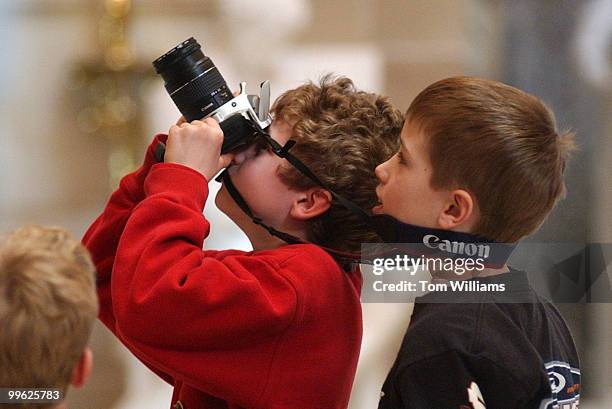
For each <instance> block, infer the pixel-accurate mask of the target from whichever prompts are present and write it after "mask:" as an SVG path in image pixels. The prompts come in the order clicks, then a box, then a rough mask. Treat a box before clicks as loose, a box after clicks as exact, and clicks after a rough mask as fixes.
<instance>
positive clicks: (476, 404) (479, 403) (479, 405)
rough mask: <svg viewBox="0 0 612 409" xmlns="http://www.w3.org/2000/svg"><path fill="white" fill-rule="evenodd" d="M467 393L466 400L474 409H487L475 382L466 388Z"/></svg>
mask: <svg viewBox="0 0 612 409" xmlns="http://www.w3.org/2000/svg"><path fill="white" fill-rule="evenodd" d="M467 393H468V399H469V400H470V403H471V404H472V407H473V408H474V409H487V407H486V406H485V402H484V398H483V397H482V393H481V392H480V388H479V387H478V384H477V383H476V382H472V383H471V384H470V386H469V388H467Z"/></svg>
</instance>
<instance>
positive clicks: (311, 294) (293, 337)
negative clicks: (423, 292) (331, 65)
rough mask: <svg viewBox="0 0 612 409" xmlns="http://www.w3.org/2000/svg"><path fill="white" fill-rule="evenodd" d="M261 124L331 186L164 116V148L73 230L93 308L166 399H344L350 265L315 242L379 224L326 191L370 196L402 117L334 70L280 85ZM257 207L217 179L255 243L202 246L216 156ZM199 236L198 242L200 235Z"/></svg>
mask: <svg viewBox="0 0 612 409" xmlns="http://www.w3.org/2000/svg"><path fill="white" fill-rule="evenodd" d="M272 113H273V116H274V121H273V123H272V125H271V128H270V130H269V131H270V135H271V137H272V138H273V139H274V140H275V141H276V142H278V143H279V144H280V145H284V144H285V143H286V142H287V141H288V140H289V138H291V139H292V140H294V141H295V142H296V144H295V146H294V147H292V148H291V153H292V154H293V155H294V156H295V157H297V158H299V159H300V160H301V161H302V162H303V163H304V164H305V165H306V166H307V167H308V168H309V169H310V170H311V171H312V172H313V173H314V174H315V175H316V177H317V178H318V179H319V180H320V181H321V182H322V183H323V185H324V186H325V187H326V188H327V189H329V190H327V189H325V188H323V187H321V185H319V184H316V183H314V182H313V181H312V180H311V179H309V178H307V177H305V176H304V175H303V174H302V173H301V172H299V171H298V170H297V169H295V168H294V167H293V166H291V165H290V164H289V163H288V162H287V161H286V160H285V159H281V158H280V157H278V156H277V155H275V154H274V153H273V152H271V151H270V150H269V149H268V148H266V147H263V146H252V147H250V148H248V149H247V150H245V151H242V152H239V153H236V154H226V155H220V149H221V143H222V141H223V135H222V132H221V130H220V128H219V126H218V124H217V123H216V122H215V121H214V120H212V119H207V120H204V121H194V122H191V123H179V124H177V125H175V126H173V127H172V128H170V131H169V136H168V138H167V141H166V142H167V148H166V154H165V163H155V160H154V156H153V152H154V149H155V146H156V144H157V143H158V142H159V140H160V139H162V140H163V139H164V138H165V136H164V135H158V136H157V137H156V138H155V141H154V142H153V143H152V144H151V146H150V147H149V150H148V151H147V155H146V158H145V162H144V164H143V166H142V167H141V168H140V169H138V170H137V171H136V172H134V173H132V174H129V175H127V176H126V177H125V178H124V179H123V180H122V181H121V184H120V187H119V189H118V190H117V191H116V192H114V193H113V195H112V196H111V198H110V201H109V203H108V204H107V206H106V208H105V210H104V212H103V213H102V214H101V215H100V216H99V217H98V219H97V220H96V221H95V222H94V224H93V225H92V226H91V227H90V228H89V230H88V231H87V233H86V234H85V237H84V239H83V242H84V244H85V245H86V246H87V248H88V249H89V250H90V252H91V253H92V256H93V259H94V262H95V264H96V266H97V268H98V286H99V290H98V292H99V296H100V303H101V312H100V319H101V320H102V321H103V322H104V324H105V325H106V326H107V327H108V328H109V329H110V330H111V331H113V332H114V333H115V334H116V335H117V337H118V338H119V339H120V340H121V341H122V342H123V343H124V344H125V345H126V346H127V347H128V348H129V349H130V350H131V351H132V352H133V353H134V354H135V355H136V356H137V357H138V358H139V359H140V360H141V361H143V362H144V363H145V364H146V365H147V366H148V367H149V368H151V369H152V370H153V371H155V372H156V373H157V374H158V375H160V376H161V377H163V378H164V379H165V380H166V381H168V382H169V383H170V384H172V385H174V388H175V389H174V394H173V397H172V407H173V408H183V409H196V408H206V409H212V408H300V409H308V408H318V409H326V408H330V409H331V408H345V407H347V405H348V401H349V395H350V390H351V385H352V382H353V377H354V373H355V369H356V365H357V359H358V355H359V348H360V341H361V330H362V328H361V308H360V302H359V296H360V289H361V276H360V274H359V272H358V271H354V270H350V269H346V263H345V264H343V263H341V259H340V258H338V257H335V256H332V255H331V254H330V253H328V252H326V251H325V250H323V249H322V248H321V247H319V246H317V245H320V246H324V247H328V248H333V249H335V250H338V251H343V252H358V251H359V249H360V244H361V243H362V242H371V241H375V240H376V236H375V235H374V234H373V233H372V232H370V231H369V229H368V228H367V227H366V226H365V225H364V224H363V223H362V222H361V221H360V219H359V217H357V216H355V215H354V214H353V213H352V212H351V211H349V210H348V209H347V208H345V207H344V206H342V205H340V204H339V203H337V200H336V199H335V198H334V196H333V195H332V193H331V192H330V191H333V192H334V193H335V194H339V195H341V196H343V197H344V198H346V199H348V200H350V201H352V202H353V203H355V204H356V205H357V206H359V207H361V208H365V209H367V208H371V207H372V206H373V205H374V204H375V203H376V195H375V193H374V187H375V185H376V178H375V175H374V169H375V167H376V165H377V164H378V163H381V162H383V161H384V160H385V159H387V158H388V157H389V156H391V154H392V153H393V152H394V151H395V150H396V149H397V146H398V145H397V143H398V136H399V131H400V129H401V126H402V123H403V118H402V115H401V113H400V112H399V111H398V110H396V109H395V108H393V107H392V105H391V104H390V103H389V102H388V101H387V99H386V98H383V97H381V96H379V95H375V94H368V93H365V92H360V91H357V90H355V88H354V87H353V84H352V82H351V81H350V80H349V79H347V78H340V79H337V80H333V79H330V78H329V77H327V78H324V79H323V81H322V82H321V84H320V85H315V84H312V83H310V84H306V85H303V86H300V87H298V88H297V89H294V90H290V91H288V92H286V93H285V94H283V95H282V96H281V97H280V98H279V99H278V100H277V101H276V102H275V104H274V106H273V107H272ZM227 166H229V170H228V172H229V174H230V176H231V180H232V182H233V185H234V186H235V187H236V189H237V190H238V191H239V192H240V194H241V195H242V197H243V198H244V200H245V202H247V204H248V207H249V208H250V210H251V212H252V213H253V215H254V216H255V217H257V220H258V221H259V220H261V221H262V222H263V223H265V224H266V225H268V226H270V227H272V228H275V229H276V230H278V231H281V232H284V233H289V234H290V235H292V236H294V237H297V238H298V239H301V240H303V241H308V242H311V243H315V244H317V245H314V244H290V245H288V244H287V243H285V242H284V241H282V240H280V239H279V238H277V237H275V236H272V235H270V234H269V233H268V231H267V230H266V229H264V228H263V227H261V226H260V225H259V224H256V223H253V221H252V220H251V217H249V216H247V215H246V214H245V213H244V212H243V211H242V210H241V208H240V207H239V206H238V205H237V204H236V203H235V201H234V200H233V199H232V197H231V196H230V195H229V194H228V190H227V189H226V186H225V184H224V186H223V187H222V188H221V190H220V191H219V193H218V195H217V197H216V204H217V206H218V207H219V208H220V209H221V210H222V211H223V212H225V213H226V214H227V215H228V216H229V217H230V218H232V220H234V222H236V224H237V225H238V226H239V227H240V228H241V229H242V230H243V231H244V232H245V233H246V235H247V236H248V238H249V239H250V241H251V243H252V246H253V251H250V252H245V251H239V250H225V251H214V250H206V245H205V243H204V239H205V238H206V237H207V236H208V234H209V231H210V225H209V222H208V220H207V219H206V217H205V216H203V215H202V211H203V209H204V204H205V202H206V200H207V198H208V185H207V183H208V181H210V180H211V179H212V178H213V177H214V175H215V174H216V173H218V172H219V171H220V170H221V169H222V168H225V167H227ZM203 247H204V250H202V248H203Z"/></svg>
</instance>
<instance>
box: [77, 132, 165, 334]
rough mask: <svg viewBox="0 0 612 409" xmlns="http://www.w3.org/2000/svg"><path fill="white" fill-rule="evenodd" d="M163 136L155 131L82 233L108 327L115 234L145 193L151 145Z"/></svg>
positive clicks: (111, 320) (110, 322)
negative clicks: (139, 157) (137, 164)
mask: <svg viewBox="0 0 612 409" xmlns="http://www.w3.org/2000/svg"><path fill="white" fill-rule="evenodd" d="M166 138H167V135H161V134H160V135H156V137H155V138H154V140H153V142H152V143H151V145H150V146H149V148H148V149H147V152H146V155H145V160H144V163H143V165H142V166H141V167H140V168H138V169H137V170H136V171H135V172H132V173H130V174H128V175H126V176H125V177H123V179H121V182H120V184H119V188H118V189H117V190H116V191H115V192H114V193H113V194H112V195H111V197H110V199H109V201H108V203H107V204H106V207H105V208H104V211H103V212H102V214H100V215H99V216H98V218H97V219H96V220H95V221H94V222H93V224H92V225H91V226H90V227H89V228H88V229H87V232H86V233H85V236H83V244H84V245H85V247H87V249H88V250H89V252H90V253H91V257H92V259H93V262H94V264H95V266H96V270H97V285H98V297H99V299H100V319H101V320H102V322H104V324H105V325H106V326H107V327H109V328H110V330H111V331H114V317H113V312H112V307H111V299H110V298H111V294H110V276H111V271H112V268H113V263H114V261H115V253H116V251H117V245H118V243H119V237H121V234H122V233H123V229H124V227H125V224H126V222H127V219H128V217H129V215H130V213H131V211H132V209H133V208H134V206H136V205H137V204H138V203H139V202H140V201H141V200H142V199H144V197H145V193H144V180H145V178H146V177H147V175H148V173H149V170H150V169H151V166H153V165H154V164H155V163H156V162H157V161H156V159H155V157H154V155H153V152H154V149H155V146H156V145H157V144H158V142H159V141H164V140H165V139H166Z"/></svg>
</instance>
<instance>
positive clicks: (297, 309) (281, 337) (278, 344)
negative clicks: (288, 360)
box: [255, 254, 303, 407]
mask: <svg viewBox="0 0 612 409" xmlns="http://www.w3.org/2000/svg"><path fill="white" fill-rule="evenodd" d="M296 256H297V254H292V255H290V256H289V257H287V258H286V259H285V260H283V261H282V262H279V263H276V262H273V261H272V260H266V259H264V260H263V261H264V262H266V263H268V264H270V265H272V266H273V267H275V268H276V269H277V271H278V273H279V275H280V276H282V277H283V279H284V280H285V281H286V282H287V283H288V284H289V285H290V286H291V288H292V289H293V292H294V294H295V308H294V310H293V316H292V317H291V319H290V320H289V322H288V323H287V326H286V327H285V328H284V330H283V331H281V333H280V334H279V335H278V337H277V340H276V344H275V346H274V351H273V352H272V358H271V359H270V363H269V365H268V370H267V373H266V378H265V379H266V381H265V384H264V385H263V386H262V391H261V394H260V395H259V397H258V398H257V399H256V400H255V406H256V407H258V406H260V405H261V404H263V401H264V400H265V397H266V394H267V393H268V391H269V386H270V384H271V382H270V381H271V379H272V372H273V368H274V365H275V364H276V360H277V357H278V352H279V350H280V348H281V347H282V345H283V344H284V341H285V339H286V337H287V334H288V333H289V330H290V329H291V328H292V327H294V326H295V325H296V323H297V318H298V316H299V313H300V312H301V309H302V308H303V305H302V304H303V303H302V302H301V301H302V300H301V297H300V292H299V291H298V289H297V287H296V285H295V283H293V282H292V281H291V280H290V279H289V277H287V276H286V275H285V274H284V273H283V272H282V268H283V267H282V265H283V264H284V263H285V262H287V261H288V260H290V259H292V258H293V257H296Z"/></svg>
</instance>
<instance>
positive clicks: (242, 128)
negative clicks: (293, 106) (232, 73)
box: [153, 37, 272, 159]
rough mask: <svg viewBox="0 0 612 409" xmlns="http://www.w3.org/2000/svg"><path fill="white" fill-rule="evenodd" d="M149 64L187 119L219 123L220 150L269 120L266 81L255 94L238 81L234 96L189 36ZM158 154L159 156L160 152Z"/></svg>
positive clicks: (228, 148) (224, 150)
mask: <svg viewBox="0 0 612 409" xmlns="http://www.w3.org/2000/svg"><path fill="white" fill-rule="evenodd" d="M153 66H154V67H155V70H156V72H157V73H158V74H160V75H161V76H162V78H163V79H164V82H165V84H164V86H165V88H166V91H168V94H170V97H171V98H172V100H173V101H174V103H175V104H176V106H177V108H178V109H179V111H180V112H181V114H183V116H184V117H185V119H186V120H187V121H188V122H191V121H194V120H196V119H202V118H208V117H212V118H214V119H216V120H217V121H218V122H219V125H220V127H221V129H222V130H223V135H224V139H223V146H222V147H221V153H227V152H230V151H232V150H236V149H238V148H240V147H242V146H244V145H246V144H248V143H250V142H251V141H252V140H253V139H254V137H255V136H256V135H257V134H258V133H259V132H262V131H264V130H265V129H266V128H267V127H268V126H270V124H271V123H272V117H271V115H270V82H269V81H264V82H262V83H261V85H260V93H259V95H249V94H247V91H246V83H245V82H241V83H240V88H239V93H238V95H235V96H234V95H233V94H232V92H231V91H230V89H229V88H228V87H227V84H226V82H225V80H224V79H223V76H222V75H221V73H220V72H219V70H218V69H217V67H216V66H215V65H214V63H213V62H212V60H211V59H210V58H209V57H207V56H205V55H204V53H203V52H202V51H201V46H200V44H198V42H197V41H196V40H195V39H194V38H193V37H191V38H189V39H187V40H185V41H183V42H182V43H180V44H179V45H177V46H176V47H174V48H172V49H171V50H170V51H168V52H167V53H165V54H164V55H162V56H161V57H159V58H158V59H156V60H155V61H154V62H153ZM161 149H163V147H162V148H161ZM156 154H157V153H156ZM160 154H161V156H162V159H163V152H160ZM158 156H159V155H158ZM158 159H160V158H159V157H158Z"/></svg>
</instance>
